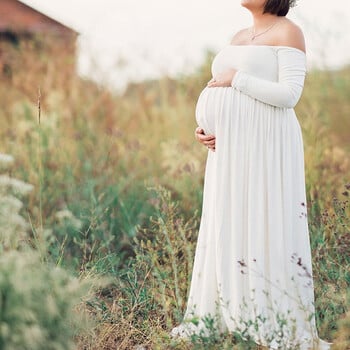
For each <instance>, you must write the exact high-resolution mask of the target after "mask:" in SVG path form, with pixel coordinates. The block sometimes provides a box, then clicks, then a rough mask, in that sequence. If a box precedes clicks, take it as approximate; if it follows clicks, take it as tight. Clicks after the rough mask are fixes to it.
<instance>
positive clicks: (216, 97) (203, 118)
mask: <svg viewBox="0 0 350 350" xmlns="http://www.w3.org/2000/svg"><path fill="white" fill-rule="evenodd" d="M225 92H227V89H226V88H225V87H207V86H206V87H205V88H204V89H203V90H202V92H201V93H200V95H199V97H198V100H197V104H196V110H195V116H196V121H197V124H198V126H200V127H201V128H202V129H203V130H204V132H205V134H212V135H216V130H215V125H216V121H217V120H218V118H219V116H220V114H221V113H222V110H223V108H222V106H223V104H224V97H225V95H226V94H225Z"/></svg>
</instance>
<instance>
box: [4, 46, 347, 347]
mask: <svg viewBox="0 0 350 350" xmlns="http://www.w3.org/2000/svg"><path fill="white" fill-rule="evenodd" d="M13 50H15V51H14V52H15V55H14V56H13V57H14V58H15V59H14V60H13V62H12V63H11V65H12V68H11V70H8V71H7V72H6V74H5V75H4V74H3V79H2V80H1V83H0V93H1V95H2V97H3V98H2V101H3V102H2V106H1V107H2V108H1V109H0V120H1V122H2V125H3V127H2V128H1V129H0V137H1V146H0V147H1V148H0V151H1V152H3V153H7V154H11V155H13V157H14V159H15V163H14V165H13V167H12V170H11V174H10V175H12V176H13V177H15V178H18V179H21V180H23V181H25V182H27V183H30V184H33V185H34V189H35V190H34V191H31V192H30V193H28V195H27V196H26V197H25V198H23V206H24V207H25V208H26V209H27V215H26V216H27V217H28V218H30V223H31V227H32V229H31V230H30V232H31V233H29V235H28V242H29V243H30V244H31V245H32V246H33V247H34V248H36V249H38V247H39V243H40V242H41V243H40V244H42V245H43V248H42V250H43V251H44V252H45V263H46V264H52V263H53V264H54V265H56V266H57V265H58V266H60V267H61V268H64V269H65V270H70V271H71V273H73V274H81V276H86V275H89V274H93V275H95V274H97V275H99V276H109V277H112V282H110V283H109V285H107V286H104V287H101V288H100V289H99V291H98V292H96V293H95V295H94V297H93V298H92V299H89V300H88V301H87V302H86V303H85V309H86V311H87V312H88V313H89V314H90V315H91V316H92V317H93V319H95V321H97V324H96V325H95V326H93V327H91V328H90V334H89V335H86V333H85V334H83V333H81V334H79V335H77V337H76V344H77V345H78V347H79V348H82V349H115V348H118V349H132V348H133V347H134V346H137V345H141V344H143V346H144V347H145V348H147V349H165V348H179V349H180V348H181V349H192V348H196V349H201V348H203V349H209V348H213V349H217V348H220V349H229V348H232V347H233V344H235V345H234V346H237V348H239V347H241V348H242V349H248V348H249V347H251V348H252V349H253V348H254V346H255V345H253V344H250V345H249V342H248V343H247V342H244V341H243V340H242V339H239V337H238V336H232V335H225V336H221V335H218V334H217V333H216V330H215V328H213V329H212V336H211V337H209V338H204V337H203V338H200V339H192V341H190V342H189V343H188V342H187V343H183V344H178V343H176V342H174V341H173V340H170V339H169V337H168V335H167V332H168V331H169V330H170V329H171V328H172V326H174V325H175V324H176V323H178V322H179V321H180V320H181V316H182V315H183V312H184V307H185V303H186V295H187V293H188V287H189V281H190V274H191V268H192V261H193V257H194V247H195V242H196V235H197V232H198V226H199V219H200V214H201V212H200V210H201V201H202V184H203V176H204V166H205V157H206V154H207V150H206V149H205V147H202V146H200V145H199V144H197V142H196V141H195V139H194V134H193V133H194V129H195V127H196V123H195V118H194V108H195V101H196V99H197V98H198V95H199V93H200V91H201V89H202V88H203V87H204V85H205V83H206V82H207V81H208V80H209V79H210V76H209V74H210V62H211V59H212V58H213V55H214V53H212V52H208V53H207V57H206V59H205V61H204V62H203V65H202V67H200V68H198V70H197V71H196V72H194V73H193V75H191V76H178V78H177V79H171V78H169V77H164V78H162V79H159V80H156V81H146V82H144V83H139V84H130V85H129V87H128V89H127V90H126V91H125V93H124V94H123V95H115V94H113V93H112V92H110V91H107V90H106V89H104V88H103V87H100V86H97V85H96V84H94V83H92V82H90V81H88V80H84V79H81V78H79V77H77V76H76V75H75V74H74V72H73V70H72V65H71V63H69V62H71V61H70V59H69V58H67V54H66V52H64V50H62V49H61V48H57V47H55V46H54V45H51V44H50V43H49V44H48V46H47V48H46V50H44V49H41V50H42V51H41V53H40V55H39V56H38V47H37V45H35V44H32V45H30V44H26V45H25V47H21V46H19V47H18V48H14V49H13ZM22 50H25V52H26V54H25V55H22V52H23V51H22ZM54 57H55V59H54ZM349 78H350V69H349V68H348V67H345V68H344V69H342V70H341V71H329V72H328V71H327V72H323V71H312V72H309V75H308V77H307V79H306V85H305V90H304V94H303V97H302V99H301V101H300V103H299V104H298V106H297V108H296V112H297V115H298V119H299V122H300V124H301V127H302V130H303V139H304V146H305V170H306V184H307V196H308V205H309V208H308V213H309V225H310V233H311V244H312V252H313V268H314V275H315V288H316V290H315V292H316V309H317V315H316V316H317V324H318V327H319V330H320V335H321V336H322V337H323V338H326V339H329V340H331V339H333V340H334V341H335V342H336V345H337V346H338V349H346V346H348V345H349V339H348V336H347V335H346V334H347V333H346V332H347V327H348V324H349V321H348V320H349V312H348V310H349V292H348V291H349V284H350V276H349V265H350V264H349V256H350V254H349V253H350V250H349V249H350V248H349V247H350V244H349V243H350V242H349V240H350V238H349V202H348V198H349V190H350V188H349V186H350V185H349V183H350V179H349V170H350V163H349V144H348V132H347V130H348V129H349V128H348V126H349V118H348V112H349V108H350V102H349V100H348V98H347V96H348V95H349V93H350V87H349V83H348V82H349V81H350V79H349ZM39 86H40V91H41V97H40V102H41V118H40V124H39V123H38V106H37V99H38V96H37V94H38V87H39ZM39 169H41V170H39ZM39 188H41V191H38V189H39ZM40 227H41V230H42V232H45V234H43V237H41V241H40V242H39V243H38V241H37V235H36V232H38V231H37V229H38V228H40ZM16 242H17V241H14V242H12V243H8V244H12V245H14V244H16ZM49 266H50V265H49ZM68 297H69V296H68ZM72 298H73V297H72ZM209 321H210V320H209ZM209 323H210V322H209ZM39 328H40V327H39Z"/></svg>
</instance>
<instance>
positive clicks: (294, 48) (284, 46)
mask: <svg viewBox="0 0 350 350" xmlns="http://www.w3.org/2000/svg"><path fill="white" fill-rule="evenodd" d="M227 46H232V47H240V46H244V47H268V48H271V47H272V48H274V47H276V48H279V47H283V48H288V49H292V50H297V51H299V52H301V53H303V54H304V55H306V53H305V52H304V51H303V50H300V49H297V48H296V47H292V46H286V45H250V44H249V45H244V44H243V45H234V44H228V45H227Z"/></svg>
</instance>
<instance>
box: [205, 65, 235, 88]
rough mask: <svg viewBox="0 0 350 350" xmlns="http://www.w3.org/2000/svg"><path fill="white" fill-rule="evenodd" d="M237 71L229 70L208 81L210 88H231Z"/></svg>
mask: <svg viewBox="0 0 350 350" xmlns="http://www.w3.org/2000/svg"><path fill="white" fill-rule="evenodd" d="M236 72H237V69H229V70H227V71H226V72H223V73H220V74H218V75H217V76H216V77H215V78H212V79H210V80H209V81H208V83H207V86H208V87H218V86H231V82H232V79H233V77H234V75H235V74H236Z"/></svg>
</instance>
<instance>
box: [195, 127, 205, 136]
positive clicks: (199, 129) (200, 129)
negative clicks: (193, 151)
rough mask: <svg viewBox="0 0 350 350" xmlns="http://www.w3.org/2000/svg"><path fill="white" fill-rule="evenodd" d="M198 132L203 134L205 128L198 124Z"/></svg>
mask: <svg viewBox="0 0 350 350" xmlns="http://www.w3.org/2000/svg"><path fill="white" fill-rule="evenodd" d="M196 133H199V134H203V133H204V130H203V129H202V128H201V127H200V126H197V127H196Z"/></svg>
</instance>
